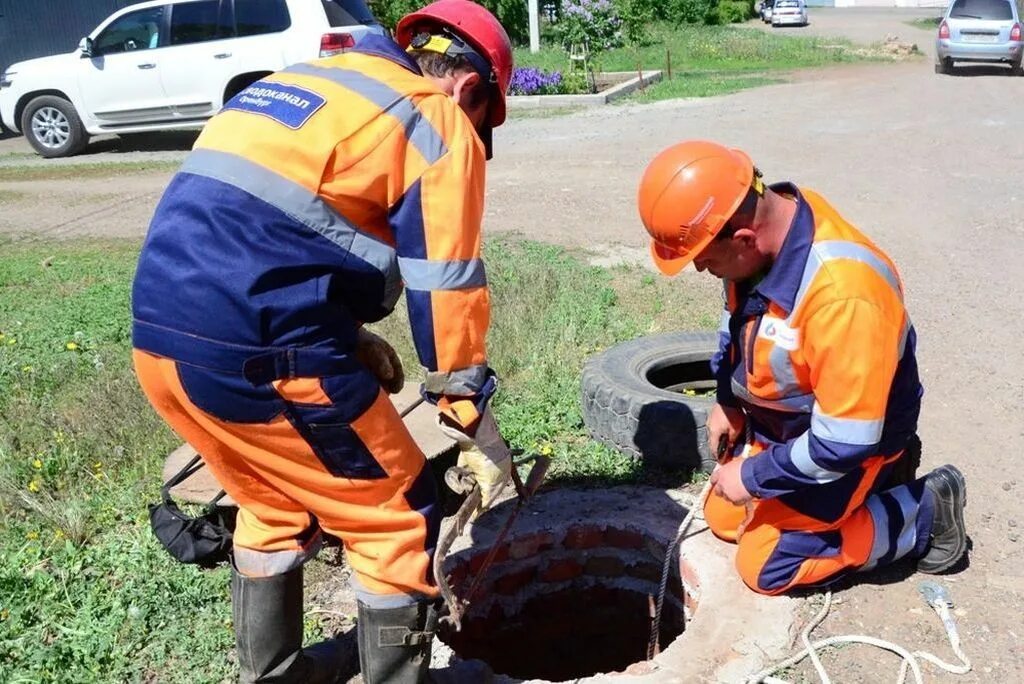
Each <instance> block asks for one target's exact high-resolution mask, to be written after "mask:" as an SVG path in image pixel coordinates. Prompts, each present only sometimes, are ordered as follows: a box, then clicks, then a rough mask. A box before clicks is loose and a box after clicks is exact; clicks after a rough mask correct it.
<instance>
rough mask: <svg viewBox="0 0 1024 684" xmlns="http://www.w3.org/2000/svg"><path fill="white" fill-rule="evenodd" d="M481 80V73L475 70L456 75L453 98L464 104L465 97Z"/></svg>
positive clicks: (457, 102) (456, 101)
mask: <svg viewBox="0 0 1024 684" xmlns="http://www.w3.org/2000/svg"><path fill="white" fill-rule="evenodd" d="M479 82H480V74H478V73H476V72H475V71H464V72H463V73H461V74H459V75H458V76H456V77H455V86H454V88H453V89H452V99H453V100H455V104H462V101H463V99H464V98H466V97H468V95H469V93H471V92H473V88H475V87H476V85H477V83H479Z"/></svg>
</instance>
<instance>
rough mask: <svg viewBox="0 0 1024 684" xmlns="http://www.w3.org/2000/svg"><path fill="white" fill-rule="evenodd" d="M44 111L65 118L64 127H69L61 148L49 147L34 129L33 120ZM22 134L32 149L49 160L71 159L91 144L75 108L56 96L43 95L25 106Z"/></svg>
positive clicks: (22, 117)
mask: <svg viewBox="0 0 1024 684" xmlns="http://www.w3.org/2000/svg"><path fill="white" fill-rule="evenodd" d="M42 109H48V110H53V111H56V112H59V115H60V116H62V117H63V123H62V126H64V125H66V127H67V139H66V140H65V141H64V142H63V143H62V144H61V145H59V146H48V145H47V144H46V143H45V142H44V141H43V140H41V139H40V138H39V137H38V136H37V135H36V133H35V131H34V129H33V128H32V118H33V117H34V116H35V115H36V113H37V112H39V111H40V110H42ZM21 133H22V135H24V136H25V139H26V140H28V143H29V144H30V145H31V146H32V148H33V149H34V150H35V151H36V152H37V153H39V155H40V156H42V157H46V158H47V159H54V158H57V157H71V156H73V155H76V154H78V153H79V152H81V151H82V150H84V149H85V146H86V145H88V144H89V134H88V133H86V132H85V127H84V126H83V125H82V120H81V118H79V116H78V112H77V111H76V110H75V106H74V105H73V104H71V103H70V102H68V101H67V100H65V99H64V98H62V97H57V96H55V95H41V96H40V97H37V98H34V99H33V100H32V101H30V102H29V103H28V105H26V106H25V110H24V111H23V112H22V114H21Z"/></svg>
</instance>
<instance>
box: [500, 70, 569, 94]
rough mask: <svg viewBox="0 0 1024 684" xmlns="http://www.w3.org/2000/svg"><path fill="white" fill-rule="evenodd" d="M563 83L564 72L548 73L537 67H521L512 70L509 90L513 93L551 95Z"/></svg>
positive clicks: (556, 91)
mask: <svg viewBox="0 0 1024 684" xmlns="http://www.w3.org/2000/svg"><path fill="white" fill-rule="evenodd" d="M561 85H562V72H560V71H553V72H551V73H547V72H545V71H543V70H541V69H538V68H536V67H519V68H517V69H516V70H515V71H514V72H512V83H511V84H510V85H509V92H510V93H511V94H512V95H551V94H555V93H558V92H559V90H560V87H561Z"/></svg>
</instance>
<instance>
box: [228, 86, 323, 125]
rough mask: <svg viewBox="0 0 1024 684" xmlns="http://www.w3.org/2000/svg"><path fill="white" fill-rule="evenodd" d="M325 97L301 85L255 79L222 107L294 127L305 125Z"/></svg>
mask: <svg viewBox="0 0 1024 684" xmlns="http://www.w3.org/2000/svg"><path fill="white" fill-rule="evenodd" d="M326 101H327V100H325V99H324V98H323V97H322V96H320V95H317V94H316V93H314V92H313V91H311V90H306V89H305V88H300V87H298V86H293V85H286V84H284V83H269V82H267V81H258V82H256V83H253V84H252V85H251V86H249V87H248V88H246V89H245V90H243V91H242V92H240V93H238V95H235V97H234V98H232V99H231V101H230V102H228V103H227V104H226V105H224V109H225V110H228V109H231V110H234V111H237V112H246V113H247V114H259V115H260V116H265V117H267V118H269V119H273V120H274V121H276V122H277V123H279V124H281V125H282V126H286V127H287V128H290V129H292V130H293V131H296V130H298V129H300V128H302V127H303V126H305V125H306V122H308V121H309V120H310V119H311V118H312V117H313V115H314V114H316V113H317V112H318V111H319V110H320V108H321V107H323V106H324V103H325V102H326Z"/></svg>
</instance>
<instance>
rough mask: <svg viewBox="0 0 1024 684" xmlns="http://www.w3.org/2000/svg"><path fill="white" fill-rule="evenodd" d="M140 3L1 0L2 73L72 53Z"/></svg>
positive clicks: (106, 0)
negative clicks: (119, 12)
mask: <svg viewBox="0 0 1024 684" xmlns="http://www.w3.org/2000/svg"><path fill="white" fill-rule="evenodd" d="M140 1H141V0H0V70H3V69H4V68H6V67H8V66H10V65H11V64H13V63H15V62H20V61H22V60H25V59H32V58H33V57H45V56H47V55H56V54H61V53H65V52H72V51H73V50H74V49H75V48H76V47H77V46H78V42H79V41H80V40H81V39H82V38H83V37H85V36H86V35H88V34H89V33H90V32H91V31H92V30H93V29H94V28H96V26H97V25H98V24H99V23H100V22H101V21H103V20H104V19H106V18H107V17H108V16H110V14H111V13H112V12H114V11H116V10H119V9H121V8H123V7H127V6H128V5H131V4H133V3H134V2H140Z"/></svg>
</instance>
